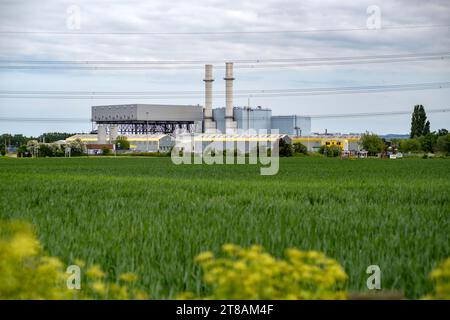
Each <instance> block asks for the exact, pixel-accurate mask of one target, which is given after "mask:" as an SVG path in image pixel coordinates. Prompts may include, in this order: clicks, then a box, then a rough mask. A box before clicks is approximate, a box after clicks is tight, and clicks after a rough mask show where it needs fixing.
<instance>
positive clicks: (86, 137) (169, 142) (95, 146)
mask: <svg viewBox="0 0 450 320" xmlns="http://www.w3.org/2000/svg"><path fill="white" fill-rule="evenodd" d="M123 136H125V137H127V139H128V142H129V143H130V150H131V151H140V152H169V151H170V150H171V148H172V147H173V146H174V144H175V142H174V139H173V137H171V136H170V135H168V134H162V133H153V134H152V133H148V134H123ZM116 138H117V137H116ZM77 139H79V140H80V141H81V142H83V143H84V144H85V145H86V148H87V150H88V153H89V154H97V153H100V152H101V149H102V146H106V145H111V144H112V143H113V141H114V140H115V138H114V139H108V141H107V142H104V143H99V141H98V135H97V134H77V135H74V136H71V137H69V138H67V139H66V142H71V141H74V140H77Z"/></svg>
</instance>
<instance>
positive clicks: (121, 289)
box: [0, 221, 147, 300]
mask: <svg viewBox="0 0 450 320" xmlns="http://www.w3.org/2000/svg"><path fill="white" fill-rule="evenodd" d="M75 264H76V265H78V266H79V267H80V268H81V267H82V268H84V267H85V263H84V262H83V261H80V260H76V261H75ZM86 270H87V271H86V272H85V273H86V279H85V281H84V283H83V285H82V286H81V289H80V290H76V289H72V290H70V289H69V288H68V287H67V285H66V283H67V279H68V276H69V275H68V274H67V273H66V272H65V270H64V264H63V263H62V262H61V261H60V260H59V259H58V258H55V257H50V256H47V255H45V253H44V252H43V250H42V248H41V245H40V243H39V241H38V240H37V239H36V236H35V234H34V232H33V229H32V228H31V226H30V225H29V224H27V223H24V222H20V221H0V300H5V299H27V300H37V299H58V300H62V299H64V300H65V299H146V298H147V295H146V294H144V293H143V292H142V291H139V290H136V289H133V286H132V285H133V283H134V282H135V281H136V280H137V277H136V275H134V274H131V273H125V274H122V275H120V276H119V281H118V282H115V283H114V282H108V281H107V280H106V277H107V275H106V274H105V273H104V272H103V271H102V269H101V268H100V266H98V265H92V266H90V267H89V268H87V269H86Z"/></svg>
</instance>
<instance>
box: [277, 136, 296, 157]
mask: <svg viewBox="0 0 450 320" xmlns="http://www.w3.org/2000/svg"><path fill="white" fill-rule="evenodd" d="M279 146H280V156H281V157H292V156H293V155H294V147H292V144H290V143H287V142H286V141H284V140H283V139H280V141H279Z"/></svg>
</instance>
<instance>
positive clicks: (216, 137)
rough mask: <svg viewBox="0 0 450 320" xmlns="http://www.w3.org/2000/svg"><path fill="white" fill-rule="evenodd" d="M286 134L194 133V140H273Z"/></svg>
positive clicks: (286, 136) (282, 137)
mask: <svg viewBox="0 0 450 320" xmlns="http://www.w3.org/2000/svg"><path fill="white" fill-rule="evenodd" d="M288 138H289V137H288V135H286V134H255V135H248V134H214V133H212V134H208V133H205V134H196V135H194V141H275V140H279V139H288Z"/></svg>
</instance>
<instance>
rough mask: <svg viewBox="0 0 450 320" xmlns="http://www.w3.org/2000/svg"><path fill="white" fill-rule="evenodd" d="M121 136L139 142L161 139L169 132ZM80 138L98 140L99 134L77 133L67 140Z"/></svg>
mask: <svg viewBox="0 0 450 320" xmlns="http://www.w3.org/2000/svg"><path fill="white" fill-rule="evenodd" d="M120 136H125V137H127V139H128V141H130V142H139V141H159V140H161V139H162V138H164V137H166V136H168V135H167V134H162V133H149V134H148V135H147V134H123V135H120ZM77 139H80V140H81V141H82V142H85V143H89V142H98V135H97V134H76V135H74V136H71V137H69V138H67V139H66V141H69V142H70V141H74V140H77Z"/></svg>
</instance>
